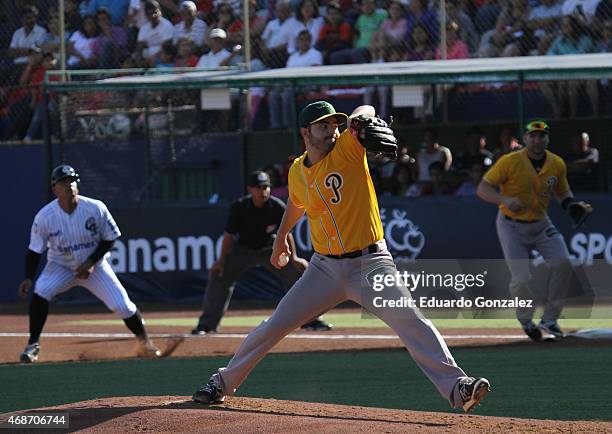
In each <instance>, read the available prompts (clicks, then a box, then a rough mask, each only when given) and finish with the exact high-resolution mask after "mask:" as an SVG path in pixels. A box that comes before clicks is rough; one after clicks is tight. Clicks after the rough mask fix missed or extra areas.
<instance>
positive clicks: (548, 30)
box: [528, 0, 563, 39]
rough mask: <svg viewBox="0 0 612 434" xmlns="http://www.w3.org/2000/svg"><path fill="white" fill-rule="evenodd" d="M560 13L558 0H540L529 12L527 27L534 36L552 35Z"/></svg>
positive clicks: (556, 26) (561, 13) (556, 27)
mask: <svg viewBox="0 0 612 434" xmlns="http://www.w3.org/2000/svg"><path fill="white" fill-rule="evenodd" d="M562 15H563V12H562V11H561V2H560V0H540V4H538V6H536V7H535V8H533V9H532V10H531V13H530V14H529V19H528V25H529V28H530V29H531V30H532V31H533V35H534V36H535V37H536V38H539V39H541V38H546V37H548V36H549V35H550V36H552V37H554V34H555V33H556V32H557V30H558V29H559V21H560V20H559V18H560V17H561V16H562Z"/></svg>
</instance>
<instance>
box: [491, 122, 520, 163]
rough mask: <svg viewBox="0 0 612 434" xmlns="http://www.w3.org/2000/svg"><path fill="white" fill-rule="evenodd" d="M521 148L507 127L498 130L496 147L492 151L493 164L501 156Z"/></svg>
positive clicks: (511, 130)
mask: <svg viewBox="0 0 612 434" xmlns="http://www.w3.org/2000/svg"><path fill="white" fill-rule="evenodd" d="M522 148H523V147H522V146H521V144H520V143H519V141H518V139H517V138H516V135H515V134H514V132H513V129H512V128H511V127H509V126H503V127H501V129H500V130H499V135H498V143H497V146H496V147H495V149H493V162H495V161H497V160H499V158H500V157H501V156H502V155H505V154H507V153H508V152H513V151H517V150H519V149H522Z"/></svg>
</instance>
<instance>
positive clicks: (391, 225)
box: [381, 208, 425, 261]
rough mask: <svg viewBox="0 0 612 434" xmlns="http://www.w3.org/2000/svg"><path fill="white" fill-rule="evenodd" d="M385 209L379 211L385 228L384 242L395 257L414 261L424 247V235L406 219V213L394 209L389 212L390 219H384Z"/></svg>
mask: <svg viewBox="0 0 612 434" xmlns="http://www.w3.org/2000/svg"><path fill="white" fill-rule="evenodd" d="M386 211H387V210H386V209H382V210H381V217H382V218H383V224H384V226H385V240H386V241H387V244H388V246H389V250H392V251H393V253H395V255H397V256H399V257H401V258H405V259H408V260H410V261H412V260H414V259H416V257H417V256H419V254H420V253H421V250H423V246H424V245H425V235H424V234H423V232H421V230H420V229H419V227H418V226H417V225H415V224H414V223H413V222H412V221H411V220H410V219H408V217H407V215H408V213H407V212H406V211H402V210H399V209H396V208H393V210H392V211H391V219H386V218H385V217H386Z"/></svg>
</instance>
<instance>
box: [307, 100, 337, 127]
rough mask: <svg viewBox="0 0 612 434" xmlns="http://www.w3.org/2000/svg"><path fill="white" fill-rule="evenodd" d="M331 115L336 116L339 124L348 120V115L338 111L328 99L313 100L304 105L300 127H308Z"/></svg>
mask: <svg viewBox="0 0 612 434" xmlns="http://www.w3.org/2000/svg"><path fill="white" fill-rule="evenodd" d="M329 117H334V118H335V119H336V122H337V123H338V124H344V123H346V121H347V120H348V116H347V115H345V114H344V113H338V112H336V109H335V108H334V106H333V105H331V104H330V103H328V102H327V101H317V102H313V103H311V104H308V105H307V106H306V107H304V108H303V109H302V111H301V112H300V119H299V122H300V128H308V126H309V125H312V124H314V123H316V122H319V121H322V120H323V119H327V118H329Z"/></svg>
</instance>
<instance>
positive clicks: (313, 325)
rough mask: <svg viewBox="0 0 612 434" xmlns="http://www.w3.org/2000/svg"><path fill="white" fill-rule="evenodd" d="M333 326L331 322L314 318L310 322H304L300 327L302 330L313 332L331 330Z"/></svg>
mask: <svg viewBox="0 0 612 434" xmlns="http://www.w3.org/2000/svg"><path fill="white" fill-rule="evenodd" d="M332 327H333V325H332V324H329V323H327V322H325V321H321V320H320V319H315V320H312V321H310V322H307V323H306V324H304V325H303V326H302V327H301V329H302V330H310V331H315V332H326V331H329V330H331V329H332Z"/></svg>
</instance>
